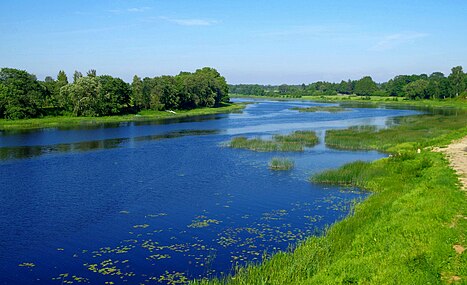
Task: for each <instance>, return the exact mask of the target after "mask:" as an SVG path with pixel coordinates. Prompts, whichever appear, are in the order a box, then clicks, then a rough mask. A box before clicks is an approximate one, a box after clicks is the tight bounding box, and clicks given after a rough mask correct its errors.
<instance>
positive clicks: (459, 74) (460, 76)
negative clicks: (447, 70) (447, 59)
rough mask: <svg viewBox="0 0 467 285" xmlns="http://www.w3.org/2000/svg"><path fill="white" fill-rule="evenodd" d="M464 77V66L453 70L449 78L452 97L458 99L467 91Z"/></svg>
mask: <svg viewBox="0 0 467 285" xmlns="http://www.w3.org/2000/svg"><path fill="white" fill-rule="evenodd" d="M464 76H465V74H464V71H462V66H456V67H453V68H452V69H451V74H449V76H448V80H449V90H450V95H451V97H457V96H459V94H461V93H462V92H463V91H465V90H466V85H465V80H464Z"/></svg>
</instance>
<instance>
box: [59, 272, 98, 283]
mask: <svg viewBox="0 0 467 285" xmlns="http://www.w3.org/2000/svg"><path fill="white" fill-rule="evenodd" d="M69 276H70V274H69V273H62V274H60V275H58V277H52V280H54V281H60V282H61V284H73V283H75V282H76V283H90V281H89V278H85V277H79V276H76V275H73V276H71V279H70V280H67V279H68V277H69Z"/></svg>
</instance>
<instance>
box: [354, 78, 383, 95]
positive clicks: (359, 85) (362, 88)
mask: <svg viewBox="0 0 467 285" xmlns="http://www.w3.org/2000/svg"><path fill="white" fill-rule="evenodd" d="M377 90H378V86H377V85H376V83H375V82H374V81H373V79H372V78H371V77H370V76H365V77H363V78H362V79H360V80H358V81H357V82H356V83H355V94H357V95H360V96H370V95H372V94H373V92H375V91H377Z"/></svg>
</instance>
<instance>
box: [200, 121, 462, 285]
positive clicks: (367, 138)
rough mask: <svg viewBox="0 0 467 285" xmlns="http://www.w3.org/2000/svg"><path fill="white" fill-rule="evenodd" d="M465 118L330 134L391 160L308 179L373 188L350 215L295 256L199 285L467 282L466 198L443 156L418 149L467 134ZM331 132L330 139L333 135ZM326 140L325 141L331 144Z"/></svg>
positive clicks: (284, 254) (278, 255) (291, 253)
mask: <svg viewBox="0 0 467 285" xmlns="http://www.w3.org/2000/svg"><path fill="white" fill-rule="evenodd" d="M466 122H467V116H466V115H465V114H463V115H461V116H457V117H453V116H451V117H440V116H426V115H424V116H414V117H410V118H406V119H403V120H402V121H401V125H400V126H396V127H393V128H391V129H388V130H379V131H378V130H376V129H374V128H352V129H349V130H341V131H333V132H331V136H330V137H331V138H332V142H333V144H334V145H336V146H339V147H342V148H347V149H377V150H380V151H386V152H390V153H391V156H390V157H388V158H384V159H380V160H377V161H375V162H361V161H359V162H354V163H351V164H348V165H345V166H343V167H341V168H340V169H337V170H329V171H325V172H323V173H320V174H316V175H314V176H313V177H311V178H310V179H311V181H313V182H314V183H326V184H340V185H346V186H348V185H351V186H358V187H360V188H362V189H367V190H369V191H372V192H373V194H372V195H371V196H369V198H367V199H366V200H365V201H364V202H363V203H361V204H357V205H355V207H354V208H353V210H352V211H351V215H349V216H348V217H347V218H345V219H344V220H342V221H341V222H338V223H336V224H334V225H332V226H330V227H329V228H328V229H327V230H326V233H325V234H324V235H323V236H320V237H317V236H315V237H310V238H308V239H307V240H305V241H304V242H303V243H301V244H299V245H298V246H297V247H296V249H294V250H293V251H287V252H278V253H276V254H274V255H273V256H272V257H271V258H269V259H266V260H263V262H262V263H261V264H257V265H255V264H250V265H248V266H246V267H239V268H235V275H234V276H232V277H225V278H223V279H214V280H200V281H194V283H195V284H440V283H446V284H448V283H454V284H456V282H453V280H454V278H460V281H459V282H458V283H457V284H463V283H465V280H467V255H466V254H465V253H463V254H459V253H456V252H455V250H454V248H453V246H454V245H456V244H458V245H462V246H464V247H465V246H466V244H467V237H466V231H465V229H466V228H467V219H465V216H466V215H467V214H466V213H467V201H466V199H465V192H463V191H462V190H461V189H460V187H459V182H458V179H457V176H456V174H455V172H454V171H453V170H452V169H451V168H450V167H449V165H448V162H447V161H446V159H445V158H444V156H443V155H442V154H440V153H434V152H431V151H429V149H423V148H422V150H421V152H420V153H418V151H417V148H419V147H424V146H425V147H428V148H429V147H432V146H440V145H447V144H449V142H450V141H452V140H454V139H459V138H461V137H464V136H465V135H467V126H466ZM328 135H329V134H328ZM327 142H328V141H327Z"/></svg>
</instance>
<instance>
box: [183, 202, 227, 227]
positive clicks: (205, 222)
mask: <svg viewBox="0 0 467 285" xmlns="http://www.w3.org/2000/svg"><path fill="white" fill-rule="evenodd" d="M224 207H225V206H224ZM220 223H221V221H218V220H214V219H208V218H207V217H206V216H198V217H196V219H194V220H193V221H192V223H191V224H189V225H188V226H187V227H189V228H205V227H209V226H210V225H213V224H214V225H218V224H220Z"/></svg>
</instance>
